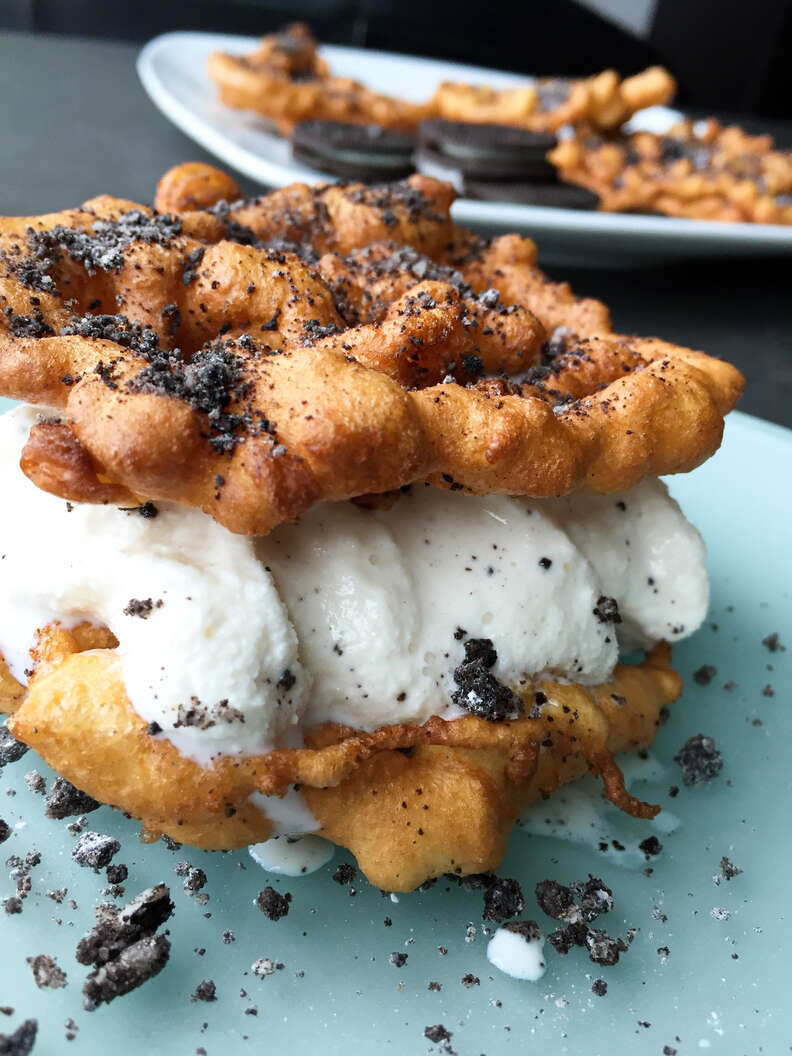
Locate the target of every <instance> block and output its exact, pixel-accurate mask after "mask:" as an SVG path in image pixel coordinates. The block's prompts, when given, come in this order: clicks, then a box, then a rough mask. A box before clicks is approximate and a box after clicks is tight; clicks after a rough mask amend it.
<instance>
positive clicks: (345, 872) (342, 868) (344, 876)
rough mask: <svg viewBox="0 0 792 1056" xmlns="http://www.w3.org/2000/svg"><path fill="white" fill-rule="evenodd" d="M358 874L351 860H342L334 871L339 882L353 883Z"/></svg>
mask: <svg viewBox="0 0 792 1056" xmlns="http://www.w3.org/2000/svg"><path fill="white" fill-rule="evenodd" d="M356 876H357V869H356V868H355V867H354V865H352V864H351V863H350V862H342V864H341V865H339V867H338V868H337V869H336V871H335V872H334V873H333V879H334V880H335V882H336V883H337V884H351V883H352V882H353V880H354V879H355V877H356Z"/></svg>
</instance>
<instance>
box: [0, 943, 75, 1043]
mask: <svg viewBox="0 0 792 1056" xmlns="http://www.w3.org/2000/svg"><path fill="white" fill-rule="evenodd" d="M27 963H28V964H29V965H30V967H31V970H32V972H33V981H34V982H35V984H36V986H37V987H38V988H39V989H40V990H59V989H60V988H61V987H63V986H66V982H67V979H66V973H65V972H64V970H63V969H62V968H59V967H58V964H57V962H56V960H55V958H54V957H50V955H49V954H47V953H40V954H39V955H38V956H37V957H28V958H27ZM1 1051H2V1050H1V1049H0V1052H1Z"/></svg>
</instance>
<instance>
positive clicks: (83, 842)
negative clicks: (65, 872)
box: [72, 832, 121, 869]
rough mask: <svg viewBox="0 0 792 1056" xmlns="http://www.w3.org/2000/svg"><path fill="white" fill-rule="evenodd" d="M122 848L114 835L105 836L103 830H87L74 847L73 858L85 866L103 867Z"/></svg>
mask: <svg viewBox="0 0 792 1056" xmlns="http://www.w3.org/2000/svg"><path fill="white" fill-rule="evenodd" d="M120 850H121V844H120V843H119V842H118V840H116V839H114V838H113V837H112V836H105V835H104V833H101V832H86V833H84V834H83V835H82V836H81V837H80V838H79V840H78V841H77V843H76V844H75V846H74V848H73V849H72V858H73V859H74V861H75V862H76V863H77V864H78V865H81V866H83V867H90V868H92V869H103V868H104V866H106V865H109V864H110V860H111V859H112V857H113V856H114V855H116V854H118V852H119V851H120Z"/></svg>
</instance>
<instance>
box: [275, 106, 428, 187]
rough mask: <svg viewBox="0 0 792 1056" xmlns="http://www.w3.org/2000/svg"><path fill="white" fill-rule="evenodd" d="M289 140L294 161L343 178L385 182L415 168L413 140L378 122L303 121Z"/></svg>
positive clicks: (406, 173) (408, 172) (400, 177)
mask: <svg viewBox="0 0 792 1056" xmlns="http://www.w3.org/2000/svg"><path fill="white" fill-rule="evenodd" d="M291 141H292V156H293V157H294V160H295V161H300V162H302V163H303V165H308V166H309V167H310V168H312V169H318V170H320V171H321V172H329V173H331V174H332V175H334V176H341V177H343V178H344V179H351V180H363V181H364V182H366V183H371V182H379V181H383V182H384V181H387V180H399V179H402V178H403V177H404V176H409V174H410V173H411V172H414V171H415V166H414V164H413V152H414V150H415V140H414V139H413V138H412V137H411V136H408V135H406V134H405V133H403V132H396V131H394V130H393V129H387V128H380V126H379V125H352V124H346V123H344V122H342V121H302V122H300V123H299V124H297V125H295V126H294V131H293V132H292V137H291Z"/></svg>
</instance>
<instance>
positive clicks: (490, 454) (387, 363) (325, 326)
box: [0, 165, 742, 891]
mask: <svg viewBox="0 0 792 1056" xmlns="http://www.w3.org/2000/svg"><path fill="white" fill-rule="evenodd" d="M452 200H453V191H452V189H451V188H450V187H449V186H448V185H447V184H444V183H441V182H439V181H436V180H433V179H431V178H429V177H426V176H413V177H410V179H408V180H407V181H405V182H403V183H397V184H392V185H384V186H375V187H369V186H364V185H362V184H347V185H332V186H330V185H324V186H317V187H308V186H305V185H302V184H294V185H292V186H290V187H286V188H283V189H281V190H279V191H274V192H272V193H271V194H268V195H264V196H262V197H259V198H255V199H248V200H244V199H243V198H242V196H241V194H240V192H239V191H238V189H237V188H236V187H235V185H234V184H233V181H232V180H230V178H229V177H227V176H225V175H224V174H222V173H219V172H217V171H216V170H213V169H210V168H209V167H208V166H203V165H187V166H180V167H179V168H177V169H175V170H172V171H171V172H169V173H167V174H166V175H165V176H164V177H163V179H162V181H161V182H160V185H159V188H158V191H157V198H156V208H155V209H154V210H151V209H148V208H145V207H143V206H140V205H136V204H135V203H132V202H127V201H121V200H119V199H115V198H111V197H102V198H98V199H95V200H93V201H91V202H88V203H86V204H85V205H84V206H82V207H81V208H79V209H74V210H70V211H68V212H64V213H58V214H52V215H49V216H40V217H34V218H22V219H4V220H2V221H0V253H1V254H2V259H1V261H0V306H1V307H2V309H3V311H2V314H0V393H2V394H3V395H6V396H10V397H12V398H13V399H16V400H19V401H21V403H22V406H20V407H18V408H16V409H14V410H13V411H11V412H10V413H9V414H7V415H5V416H3V417H2V419H0V476H2V481H3V494H4V496H5V504H4V510H5V511H6V512H5V513H4V515H3V517H2V519H0V554H2V555H3V561H2V563H0V584H1V585H2V589H1V590H0V657H1V659H0V708H1V709H2V710H4V711H5V712H7V713H8V714H9V716H10V717H9V720H8V725H9V728H10V729H11V731H12V733H13V734H14V736H15V737H17V738H18V739H20V740H22V741H24V742H25V743H26V744H28V745H30V746H31V747H33V748H34V749H35V750H36V751H38V752H39V754H40V755H41V756H42V758H44V759H45V760H46V761H47V762H48V763H49V764H50V765H52V766H53V768H54V769H55V770H57V771H58V773H60V774H62V775H63V776H64V777H66V778H67V779H68V780H69V781H70V782H72V783H73V784H74V785H75V786H76V787H77V788H78V789H81V790H83V791H84V792H86V793H88V794H90V795H91V796H93V797H95V798H96V799H99V800H100V801H102V802H105V803H110V804H112V805H113V806H115V807H118V808H120V809H123V810H125V811H128V812H129V813H130V814H132V815H133V816H135V817H136V818H139V819H140V821H141V823H142V826H143V837H144V838H145V839H156V838H157V837H158V836H160V835H161V834H167V835H169V836H171V837H172V838H174V839H178V840H179V841H180V842H186V843H191V844H193V845H195V846H198V847H204V848H234V847H240V846H244V845H246V844H254V843H260V842H262V841H266V840H268V839H270V838H271V837H273V836H275V835H278V834H289V835H299V834H304V833H308V832H316V833H318V834H319V835H322V836H325V837H327V838H328V839H330V840H333V841H335V842H336V843H338V844H341V845H343V846H346V847H348V848H349V849H350V850H351V851H352V852H353V853H354V854H355V856H356V858H357V860H358V862H359V864H360V866H361V868H362V870H363V871H364V872H365V874H366V875H367V876H368V878H369V879H370V880H371V881H372V883H374V884H377V885H378V886H380V887H382V888H385V889H388V890H393V891H404V890H410V889H412V888H415V887H416V886H418V885H419V884H421V883H422V882H423V881H425V880H426V879H428V878H431V877H434V876H437V875H440V874H442V873H446V872H454V873H457V874H459V875H464V874H468V873H480V872H486V871H489V870H492V869H494V868H496V867H497V866H498V864H499V863H500V861H501V859H502V857H503V855H504V853H505V849H506V843H507V840H508V836H509V833H510V831H511V828H512V826H513V824H514V822H515V820H516V818H517V817H518V816H519V815H520V813H521V812H522V811H523V810H524V808H525V807H526V806H527V805H528V804H529V803H530V802H532V801H533V800H535V799H536V798H538V797H541V796H547V795H550V794H551V793H552V792H553V791H554V790H555V789H556V788H558V787H559V786H560V785H561V784H563V783H564V782H567V781H570V780H573V779H575V778H577V777H579V776H581V775H583V774H585V773H588V772H594V773H597V774H600V775H601V777H602V780H603V783H604V788H605V791H606V793H607V795H608V796H609V798H610V799H611V800H612V801H613V802H614V803H616V804H617V805H618V806H620V807H621V808H622V809H624V810H626V811H628V812H629V813H631V814H634V815H636V816H639V817H652V816H654V814H655V813H656V812H657V810H658V808H657V807H655V806H653V805H651V804H648V803H643V802H641V801H639V800H637V799H635V798H634V797H632V796H631V795H630V794H629V793H628V792H627V790H626V789H625V786H624V781H623V778H622V775H621V772H620V770H619V768H618V765H617V763H616V761H615V758H614V757H615V756H616V754H617V753H619V752H623V751H629V750H635V749H639V748H643V747H646V746H647V745H648V744H649V743H650V742H651V741H652V739H653V737H654V734H655V731H656V729H657V727H658V725H659V723H660V722H661V721H662V718H663V717H664V716H665V714H666V712H665V709H666V707H667V705H669V704H670V703H671V702H672V701H674V700H675V699H676V698H677V697H678V695H679V693H680V690H681V682H680V679H679V676H678V675H677V674H676V673H675V672H674V670H673V668H672V666H671V653H670V645H669V643H673V642H674V641H676V640H679V639H680V638H683V637H685V636H686V635H688V634H690V633H692V632H693V631H694V630H695V629H696V628H697V626H698V625H699V624H700V623H701V621H702V620H703V618H704V616H705V613H706V609H707V602H708V584H707V576H706V571H705V565H704V550H703V544H702V541H701V539H700V537H699V535H698V533H697V532H696V530H695V529H694V528H693V527H692V526H691V525H690V524H689V523H688V522H687V521H686V520H685V518H684V516H683V514H682V513H681V511H680V510H679V507H678V506H677V505H676V503H675V502H674V501H673V500H672V499H671V498H670V496H669V495H668V492H667V490H666V487H665V485H664V484H663V483H662V482H660V481H659V480H658V479H657V478H658V477H659V476H661V475H664V474H669V473H678V472H686V471H688V470H691V469H693V468H694V467H695V466H697V465H698V464H699V463H701V462H702V461H703V460H704V459H706V458H708V457H709V456H710V455H711V454H712V453H713V452H714V451H715V450H716V449H717V447H718V445H719V443H720V439H721V434H722V429H723V418H724V415H725V414H726V413H727V412H728V411H729V410H730V409H731V408H732V407H733V405H734V404H735V402H736V401H737V399H738V397H739V395H740V392H741V389H742V378H741V376H740V375H739V373H738V372H737V371H736V370H735V369H734V368H733V367H731V366H729V365H727V364H725V363H722V362H720V361H718V360H715V359H713V358H711V357H709V356H707V355H705V354H704V353H702V352H695V351H692V350H690V349H686V348H681V347H678V346H675V345H671V344H668V343H666V342H663V341H661V340H660V339H657V338H638V337H628V336H625V335H621V334H618V333H616V332H614V330H613V328H612V326H611V323H610V318H609V314H608V310H607V308H606V307H605V306H604V305H602V304H601V303H599V302H597V301H592V300H585V299H580V298H577V297H576V296H575V295H574V294H573V293H572V292H571V290H570V289H569V287H568V286H567V285H566V284H556V283H551V282H550V281H549V280H547V279H546V278H545V276H544V275H543V274H542V272H541V271H540V270H539V269H538V268H537V266H536V253H535V247H534V245H533V243H532V242H531V241H530V240H529V239H527V238H523V237H521V236H517V235H508V236H502V237H500V238H496V239H493V240H489V241H487V240H484V239H481V238H479V237H478V236H476V235H474V234H473V233H471V232H469V231H466V230H464V229H461V228H459V227H457V226H456V225H455V224H454V222H453V220H452V218H451V215H450V211H449V210H450V206H451V203H452ZM636 649H639V650H643V652H644V658H643V659H642V660H640V662H632V663H620V662H619V657H620V654H621V653H628V652H634V651H635V650H636Z"/></svg>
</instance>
